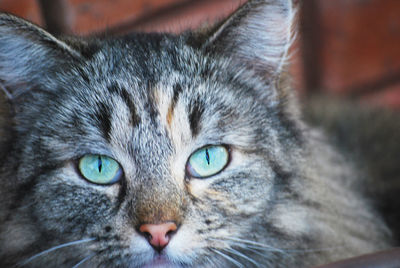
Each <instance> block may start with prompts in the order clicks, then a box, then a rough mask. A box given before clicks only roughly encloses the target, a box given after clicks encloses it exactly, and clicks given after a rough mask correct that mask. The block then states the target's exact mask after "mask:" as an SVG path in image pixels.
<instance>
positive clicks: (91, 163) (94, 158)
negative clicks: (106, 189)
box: [79, 154, 122, 185]
mask: <svg viewBox="0 0 400 268" xmlns="http://www.w3.org/2000/svg"><path fill="white" fill-rule="evenodd" d="M79 171H80V173H81V174H82V176H83V177H84V178H85V179H86V180H88V181H89V182H92V183H95V184H103V185H107V184H113V183H116V182H118V181H119V180H120V179H121V177H122V169H121V167H120V165H119V164H118V162H117V161H115V160H114V159H112V158H111V157H108V156H105V155H96V154H87V155H85V156H83V157H82V158H81V159H80V160H79Z"/></svg>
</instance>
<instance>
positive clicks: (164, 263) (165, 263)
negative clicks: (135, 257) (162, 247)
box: [142, 255, 181, 268]
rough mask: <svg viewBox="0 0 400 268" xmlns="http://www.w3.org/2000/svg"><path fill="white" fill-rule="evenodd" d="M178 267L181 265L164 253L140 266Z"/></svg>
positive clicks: (145, 267)
mask: <svg viewBox="0 0 400 268" xmlns="http://www.w3.org/2000/svg"><path fill="white" fill-rule="evenodd" d="M178 267H181V266H179V265H176V264H174V263H172V262H171V261H170V260H169V259H168V258H167V257H166V256H164V255H158V256H156V257H154V258H153V259H152V260H150V261H149V262H147V263H146V264H145V265H143V266H142V268H178Z"/></svg>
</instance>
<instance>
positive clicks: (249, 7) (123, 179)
mask: <svg viewBox="0 0 400 268" xmlns="http://www.w3.org/2000/svg"><path fill="white" fill-rule="evenodd" d="M295 18H296V11H295V8H294V7H293V5H292V3H291V2H290V1H286V0H252V1H249V2H247V3H245V4H243V5H242V6H241V7H240V8H239V9H238V10H237V11H236V12H235V13H234V14H233V15H231V16H230V17H229V18H228V19H226V20H225V21H223V22H221V23H219V24H217V25H215V26H214V27H211V28H210V29H209V30H207V31H198V32H187V33H183V34H181V35H173V34H161V33H160V34H158V33H157V34H156V33H152V34H144V33H132V34H128V35H125V36H121V37H107V38H100V37H98V38H95V37H93V38H78V37H66V38H56V37H54V36H52V35H51V34H49V33H47V32H46V31H45V30H43V29H41V28H39V27H38V26H35V25H33V24H31V23H29V22H26V21H24V20H22V19H19V18H16V17H14V16H12V15H9V14H1V15H0V83H1V87H2V91H3V92H4V95H5V98H4V99H3V100H2V104H1V121H0V124H1V130H0V131H1V132H0V134H1V136H0V139H1V155H0V157H1V161H0V178H1V182H2V185H1V187H0V189H1V190H0V193H1V194H0V266H1V267H80V268H82V267H131V268H136V267H278V268H279V267H312V266H315V265H320V264H324V263H327V262H331V261H334V260H338V259H343V258H347V257H350V256H355V255H359V254H363V253H367V252H373V251H376V250H380V249H385V248H389V247H391V246H393V245H394V243H395V241H394V236H393V234H392V232H391V230H390V229H389V227H388V225H387V223H386V221H385V220H384V219H383V218H382V216H381V215H380V214H379V212H378V211H377V210H376V208H375V207H374V206H373V203H372V202H371V201H370V200H369V199H367V198H366V197H365V196H364V194H363V192H362V191H361V190H360V185H362V179H363V178H364V177H366V176H367V175H366V173H365V172H364V171H363V170H360V169H359V168H357V166H356V165H355V164H353V163H352V162H350V161H348V160H347V158H346V157H345V156H344V154H342V152H341V151H340V150H339V149H336V148H335V146H333V145H332V144H331V143H330V142H328V138H326V137H325V135H324V133H323V131H321V130H319V129H316V128H314V127H311V126H310V125H309V124H308V123H306V122H305V121H304V120H303V119H302V117H303V116H302V114H301V111H300V108H299V104H298V101H297V100H296V97H295V96H294V93H293V90H292V89H291V87H290V75H288V73H287V66H288V54H289V53H288V51H289V48H290V45H291V43H292V41H293V38H294V30H293V29H294V25H295Z"/></svg>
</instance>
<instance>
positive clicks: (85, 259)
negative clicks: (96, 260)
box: [72, 254, 96, 268]
mask: <svg viewBox="0 0 400 268" xmlns="http://www.w3.org/2000/svg"><path fill="white" fill-rule="evenodd" d="M95 255H96V254H92V255H89V256H87V257H86V258H84V259H83V260H81V261H80V262H78V263H77V264H75V265H74V266H73V267H72V268H78V266H80V265H81V264H83V263H84V262H86V261H88V260H90V259H91V258H93V257H94V256H95Z"/></svg>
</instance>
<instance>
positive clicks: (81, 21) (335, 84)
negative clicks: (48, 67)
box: [0, 0, 400, 109]
mask: <svg viewBox="0 0 400 268" xmlns="http://www.w3.org/2000/svg"><path fill="white" fill-rule="evenodd" d="M244 2H245V0H0V11H3V12H9V13H12V14H15V15H18V16H20V17H23V18H25V19H28V20H30V21H33V22H34V23H36V24H39V25H41V26H42V27H44V28H46V29H47V30H49V31H50V32H51V33H53V34H56V35H58V34H76V35H81V36H87V35H95V34H98V33H102V32H107V33H109V34H123V33H127V32H130V31H137V30H139V31H147V32H150V31H169V32H174V33H179V32H181V31H184V30H187V29H194V28H197V27H200V26H204V25H206V24H210V23H213V22H215V21H217V20H220V19H222V18H224V17H226V16H228V15H229V14H230V13H232V12H233V11H234V10H235V9H236V8H237V7H238V6H240V5H241V4H243V3H244ZM296 2H297V3H298V4H299V6H300V12H299V14H300V16H299V25H298V28H299V32H300V34H299V37H298V39H297V42H296V44H295V46H294V47H293V52H294V56H293V59H292V62H293V63H292V66H291V73H292V74H293V76H294V85H295V87H296V89H298V91H299V92H300V94H301V95H303V96H307V95H308V94H312V93H327V94H332V95H335V96H343V97H346V98H351V99H356V100H360V101H361V102H366V103H371V104H374V105H378V106H385V107H390V108H395V109H400V1H399V0H303V1H301V0H300V1H299V0H297V1H296Z"/></svg>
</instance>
